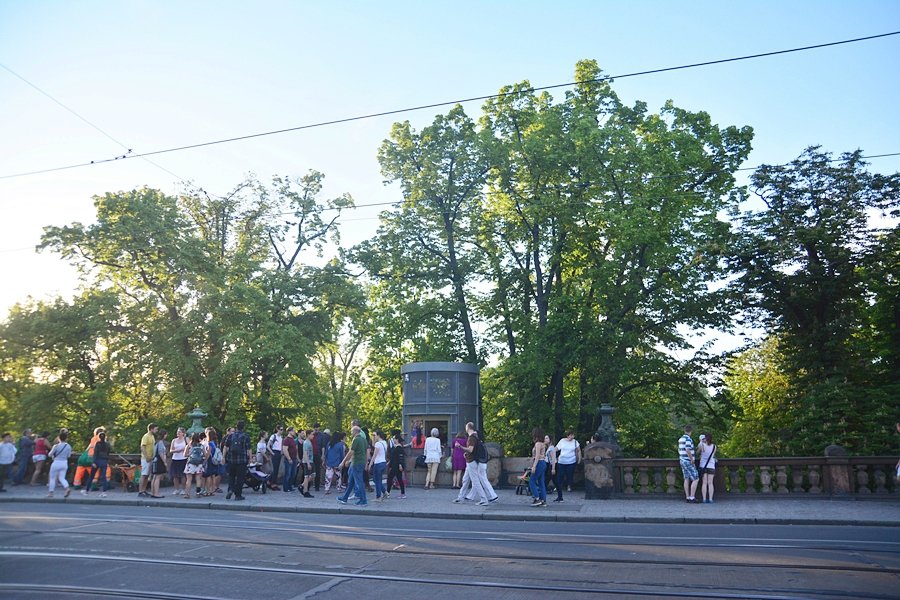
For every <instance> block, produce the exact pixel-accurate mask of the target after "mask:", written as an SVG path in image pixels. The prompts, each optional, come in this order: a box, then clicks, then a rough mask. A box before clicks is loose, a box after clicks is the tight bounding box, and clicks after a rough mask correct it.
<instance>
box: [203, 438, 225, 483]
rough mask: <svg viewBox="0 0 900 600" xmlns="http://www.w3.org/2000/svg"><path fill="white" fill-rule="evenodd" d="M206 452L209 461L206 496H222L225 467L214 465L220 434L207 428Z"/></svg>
mask: <svg viewBox="0 0 900 600" xmlns="http://www.w3.org/2000/svg"><path fill="white" fill-rule="evenodd" d="M205 445H206V451H207V459H206V467H205V470H206V485H205V486H204V487H205V488H206V489H205V492H204V493H205V494H206V495H207V496H212V495H213V494H221V493H222V490H221V489H219V483H221V481H222V475H224V474H225V465H224V464H221V465H217V464H214V463H213V457H214V456H215V455H216V448H218V445H219V434H218V433H217V432H216V430H215V428H213V427H207V428H206V442H205Z"/></svg>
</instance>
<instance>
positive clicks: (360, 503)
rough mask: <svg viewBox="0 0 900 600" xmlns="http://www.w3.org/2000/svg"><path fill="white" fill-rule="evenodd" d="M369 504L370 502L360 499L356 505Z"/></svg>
mask: <svg viewBox="0 0 900 600" xmlns="http://www.w3.org/2000/svg"><path fill="white" fill-rule="evenodd" d="M368 504H369V503H368V502H363V501H362V500H360V501H359V502H357V503H356V506H368Z"/></svg>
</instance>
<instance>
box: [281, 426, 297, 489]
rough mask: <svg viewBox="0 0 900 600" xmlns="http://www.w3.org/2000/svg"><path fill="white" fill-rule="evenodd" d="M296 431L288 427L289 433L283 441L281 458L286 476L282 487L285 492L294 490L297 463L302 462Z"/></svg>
mask: <svg viewBox="0 0 900 600" xmlns="http://www.w3.org/2000/svg"><path fill="white" fill-rule="evenodd" d="M296 435H297V433H296V431H294V428H293V427H288V430H287V435H286V436H285V437H284V440H282V442H281V458H282V468H283V470H284V478H283V481H282V482H281V489H282V491H284V492H293V491H294V480H295V479H296V478H297V465H298V464H299V463H300V454H299V452H298V448H297V440H296V439H295V438H296Z"/></svg>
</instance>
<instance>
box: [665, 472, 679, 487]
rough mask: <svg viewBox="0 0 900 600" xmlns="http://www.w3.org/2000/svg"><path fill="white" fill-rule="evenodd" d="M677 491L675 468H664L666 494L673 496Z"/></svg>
mask: <svg viewBox="0 0 900 600" xmlns="http://www.w3.org/2000/svg"><path fill="white" fill-rule="evenodd" d="M677 491H678V489H677V488H676V487H675V467H666V493H667V494H674V493H676V492H677Z"/></svg>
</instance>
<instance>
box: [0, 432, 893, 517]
mask: <svg viewBox="0 0 900 600" xmlns="http://www.w3.org/2000/svg"><path fill="white" fill-rule="evenodd" d="M692 430H693V428H692V427H691V426H690V425H686V426H685V427H684V434H683V435H682V436H681V437H680V438H679V440H678V456H679V462H680V465H681V469H682V474H683V476H684V493H685V500H686V501H687V502H691V503H693V502H702V503H706V504H709V503H713V502H714V497H715V486H714V480H715V470H716V449H717V448H716V444H715V442H714V441H713V437H712V435H711V434H709V433H705V434H701V435H700V437H699V443H698V446H696V447H695V446H694V442H693V439H692V437H691V433H692ZM898 430H900V425H898ZM49 438H50V433H49V432H46V431H45V432H42V433H40V434H39V435H35V434H33V432H32V431H31V430H30V429H26V430H25V431H23V432H22V436H21V438H20V439H19V440H18V443H17V444H16V443H13V436H12V435H11V434H10V433H4V434H2V440H0V492H5V491H6V489H5V487H4V485H5V482H6V480H7V478H11V480H12V484H13V485H22V484H26V483H30V484H31V485H36V484H37V483H38V481H39V479H40V478H41V477H43V474H44V473H45V472H47V471H48V465H49V472H48V483H47V492H48V494H47V495H48V496H49V497H53V496H54V494H55V493H56V488H57V487H60V488H62V489H63V493H64V496H65V497H68V496H69V494H70V492H71V489H72V488H71V487H70V484H69V481H68V478H67V475H68V472H69V463H70V458H71V457H72V456H73V453H74V450H73V448H72V446H71V445H70V443H69V432H68V431H67V430H66V429H61V430H60V431H59V432H58V434H57V436H56V439H55V440H53V442H52V443H51V442H50V441H49ZM532 441H533V444H534V445H533V446H532V452H531V463H530V467H529V468H528V469H527V471H526V477H527V479H528V486H529V491H530V493H531V497H532V503H531V505H532V506H535V507H539V506H547V494H548V492H552V491H553V490H555V492H556V498H555V499H554V500H553V501H554V502H563V501H564V497H563V492H564V490H565V491H568V492H571V491H572V485H573V481H574V472H575V467H576V465H577V464H579V463H580V462H581V461H582V451H581V444H580V443H579V442H578V440H576V439H575V433H574V431H567V432H566V435H565V437H563V438H562V439H560V440H559V441H557V442H556V443H555V444H554V443H553V441H552V438H551V437H550V436H549V435H546V434H545V433H544V432H543V431H542V430H541V429H540V428H535V429H534V430H533V431H532ZM410 447H412V448H421V449H422V455H421V456H420V457H419V460H420V461H421V462H420V463H419V464H420V466H423V467H425V469H426V476H425V484H424V488H425V489H426V490H432V489H435V488H436V487H437V479H438V472H439V467H440V466H441V465H443V466H444V468H445V470H447V471H451V472H452V486H451V487H452V488H453V489H455V490H458V494H457V496H456V498H455V499H454V500H453V501H454V502H462V501H463V500H476V499H477V500H478V504H479V505H482V506H485V505H488V504H490V503H492V502H496V501H497V499H498V497H497V494H496V493H495V491H494V488H493V487H492V486H491V483H490V481H489V480H488V477H487V463H488V460H489V456H488V451H487V448H486V446H485V444H484V441H483V440H482V439H481V437H480V436H479V435H478V432H477V431H476V430H475V426H474V424H473V423H467V424H466V428H465V431H461V432H459V433H458V434H457V435H456V437H454V438H453V439H452V441H449V442H448V444H446V447H445V445H444V444H442V442H441V439H440V431H439V430H438V429H437V428H432V429H431V431H430V435H428V436H425V434H424V431H423V429H422V427H421V422H418V421H416V422H414V424H413V429H412V431H411V436H410V441H409V442H408V443H407V442H406V441H405V439H404V436H403V434H402V432H401V431H400V430H399V429H395V430H393V431H391V432H390V435H386V434H385V432H384V431H382V430H380V429H375V430H374V431H372V432H369V431H368V430H366V429H365V428H363V427H362V426H361V425H360V423H359V422H358V421H355V420H354V421H353V422H352V426H351V429H350V432H349V437H348V434H346V433H344V432H335V433H333V434H332V432H331V431H330V430H329V429H321V428H320V425H319V424H318V423H316V424H315V425H313V427H312V428H311V429H296V428H294V427H287V429H285V427H284V426H282V425H279V426H277V427H275V430H274V431H273V432H272V433H271V435H270V434H269V433H268V432H267V431H261V432H260V433H259V435H258V436H257V438H256V442H255V444H254V443H253V442H252V441H251V439H250V437H249V436H248V435H247V433H245V432H244V422H243V421H238V422H237V423H236V424H235V426H234V427H231V428H229V429H228V430H227V431H226V433H225V434H224V437H223V438H222V439H221V441H220V438H219V433H218V431H217V430H216V429H215V428H213V427H207V428H206V429H204V430H203V431H199V432H194V433H192V434H190V436H188V434H187V432H186V430H185V428H184V427H178V428H177V429H176V431H175V435H174V437H173V438H172V439H171V440H168V432H167V431H166V430H164V429H160V428H159V426H158V425H157V424H155V423H151V424H149V425H148V426H147V432H146V433H145V434H144V435H143V437H142V438H141V443H140V479H139V482H138V490H137V492H138V495H139V496H141V497H147V498H162V495H161V491H160V486H161V483H162V481H163V479H164V478H166V477H167V478H168V479H169V480H170V481H171V483H172V487H173V490H172V492H171V493H172V494H173V495H176V496H182V497H184V498H185V499H190V498H194V497H207V496H213V495H215V494H222V493H224V494H225V498H226V499H228V500H230V499H232V498H234V499H235V500H237V501H240V500H243V499H244V493H243V492H244V488H245V487H246V486H248V485H249V486H251V487H253V488H254V489H259V487H260V486H265V488H266V489H268V490H272V491H279V490H280V491H283V492H285V493H292V492H297V493H299V494H300V495H301V496H302V497H304V498H312V497H313V494H312V492H313V491H315V492H319V491H320V490H321V489H323V488H324V493H325V494H326V495H329V494H331V493H332V491H333V490H334V491H337V492H338V493H340V496H339V497H338V498H337V500H338V502H340V503H342V504H346V503H347V502H349V501H351V500H355V504H357V505H361V506H363V505H366V504H367V503H368V499H367V494H371V493H374V494H375V499H376V501H381V502H383V501H384V500H386V499H388V498H390V497H391V491H392V490H393V489H394V488H399V491H400V493H399V496H398V497H399V498H400V499H403V498H406V486H407V485H408V483H409V477H408V473H407V472H406V470H407V461H406V457H407V449H408V448H410ZM445 450H446V452H445ZM111 454H112V448H111V446H110V443H109V442H108V441H107V439H106V430H105V429H104V428H103V427H97V428H96V429H95V430H94V432H93V437H92V438H91V440H90V443H89V445H88V447H87V449H86V450H84V452H83V453H82V454H81V455H80V456H79V457H78V460H77V464H76V470H75V476H74V482H73V485H74V486H75V487H79V488H81V493H82V494H84V495H88V494H90V493H91V491H92V489H93V485H94V482H95V481H96V484H97V488H98V490H99V493H100V496H101V497H105V496H106V493H107V490H108V489H109V487H110V482H111V481H112V472H111V466H110V456H111ZM135 467H136V466H135ZM898 468H900V467H898ZM32 469H33V470H32ZM223 478H224V480H225V487H226V490H227V491H225V492H223V490H222V487H221V486H222V484H223ZM698 487H699V488H700V500H699V501H698V499H697V488H698Z"/></svg>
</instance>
